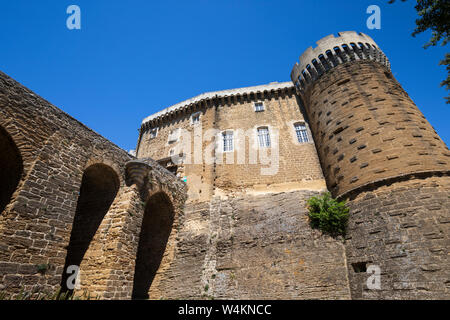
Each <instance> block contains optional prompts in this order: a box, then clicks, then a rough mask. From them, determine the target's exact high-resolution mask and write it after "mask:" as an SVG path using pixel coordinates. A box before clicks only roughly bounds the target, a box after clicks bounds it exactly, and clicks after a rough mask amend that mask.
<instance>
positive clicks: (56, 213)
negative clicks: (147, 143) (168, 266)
mask: <svg viewBox="0 0 450 320" xmlns="http://www.w3.org/2000/svg"><path fill="white" fill-rule="evenodd" d="M0 147H1V149H0V153H1V161H2V162H1V165H2V170H3V168H8V170H9V171H11V172H13V173H14V174H13V175H5V176H4V175H3V173H2V179H1V181H0V183H1V185H0V193H1V199H0V201H1V202H2V208H1V210H2V212H1V215H0V248H1V250H0V283H2V285H3V286H4V287H5V288H4V290H5V291H6V292H8V293H11V294H14V293H17V292H19V291H20V290H25V291H27V292H30V291H32V290H34V289H36V288H38V289H39V290H40V291H47V292H50V291H52V292H55V291H57V290H58V289H59V288H60V286H61V279H62V275H63V273H64V271H65V268H64V266H65V264H71V263H72V262H73V261H78V262H77V264H78V263H79V264H80V270H81V271H80V272H81V290H84V289H86V290H88V291H89V292H90V293H91V294H93V295H98V296H99V297H103V298H117V299H125V298H131V293H132V289H133V274H134V267H135V260H136V254H137V250H138V241H139V234H140V228H141V223H142V219H143V215H144V206H145V203H146V201H147V200H148V199H151V197H152V196H153V195H154V194H157V193H162V194H165V195H166V196H167V201H168V202H169V203H170V204H171V206H172V207H173V214H174V217H175V218H174V219H175V222H174V225H176V224H177V221H178V216H179V214H180V212H181V209H182V206H183V204H184V201H185V197H186V196H185V194H186V190H185V185H184V183H182V182H181V181H180V180H178V179H177V178H176V177H175V176H174V175H172V174H171V173H169V172H168V171H167V170H165V169H164V168H162V167H160V166H159V165H158V164H157V163H156V162H154V161H153V160H151V159H146V160H143V163H144V165H145V166H146V167H147V168H148V169H147V171H146V175H145V177H144V180H145V184H141V185H140V186H139V187H138V186H137V185H135V184H134V182H131V183H130V184H127V183H126V180H127V179H126V178H127V177H126V172H125V164H126V163H127V162H129V161H130V160H132V159H134V158H133V157H132V156H130V155H129V154H128V153H127V152H125V151H124V150H122V149H120V148H118V147H117V146H115V145H114V144H112V143H111V142H109V141H108V140H106V139H104V138H103V137H101V136H100V135H98V134H97V133H95V132H93V131H92V130H90V129H89V128H87V127H85V126H84V125H83V124H81V123H80V122H78V121H76V120H75V119H73V118H71V117H70V116H68V115H67V114H65V113H64V112H62V111H61V110H59V109H57V108H56V107H54V106H52V105H51V104H50V103H49V102H47V101H45V100H43V99H42V98H40V97H38V96H37V95H36V94H34V93H33V92H31V91H29V90H28V89H26V88H24V87H23V86H21V85H20V84H18V83H17V82H15V81H14V80H13V79H11V78H9V77H8V76H7V75H5V74H4V73H0ZM10 154H16V156H14V157H12V156H11V157H10V156H8V155H10ZM5 155H6V156H5ZM2 172H5V171H2ZM16 172H18V173H19V175H18V179H17V182H16V181H14V179H15V178H16V177H15V173H16ZM108 181H109V182H108ZM3 204H4V205H3ZM99 213H100V214H99ZM173 237H174V236H172V238H173ZM170 241H172V240H170ZM169 243H170V242H169ZM74 257H75V258H74ZM74 259H75V260H74ZM163 261H164V260H163ZM113 280H115V281H113ZM63 283H64V282H63Z"/></svg>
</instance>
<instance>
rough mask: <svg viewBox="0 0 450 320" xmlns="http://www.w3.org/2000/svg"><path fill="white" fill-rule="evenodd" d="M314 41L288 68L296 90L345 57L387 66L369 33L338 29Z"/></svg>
mask: <svg viewBox="0 0 450 320" xmlns="http://www.w3.org/2000/svg"><path fill="white" fill-rule="evenodd" d="M338 35H339V36H338V37H335V36H334V35H333V34H331V35H329V36H326V37H325V38H322V39H320V40H319V41H317V47H316V48H313V47H309V48H308V49H307V50H306V51H305V52H304V53H303V54H302V55H301V56H300V63H296V64H295V66H294V68H293V69H292V72H291V80H292V82H293V83H294V84H295V86H296V87H297V89H299V90H300V91H302V90H304V89H305V88H306V87H307V86H308V85H309V84H310V83H312V82H314V81H315V80H316V79H318V78H320V77H321V76H322V75H323V74H324V73H326V72H327V71H328V70H330V69H332V68H334V67H336V66H338V65H340V64H342V63H346V62H349V61H357V60H373V61H378V62H380V63H381V64H383V65H385V66H386V67H387V68H389V69H390V63H389V60H388V59H387V58H386V55H385V54H384V53H383V51H381V49H379V48H378V46H377V44H376V43H375V41H373V39H372V38H371V37H369V36H368V35H366V34H364V33H357V32H355V31H344V32H339V33H338Z"/></svg>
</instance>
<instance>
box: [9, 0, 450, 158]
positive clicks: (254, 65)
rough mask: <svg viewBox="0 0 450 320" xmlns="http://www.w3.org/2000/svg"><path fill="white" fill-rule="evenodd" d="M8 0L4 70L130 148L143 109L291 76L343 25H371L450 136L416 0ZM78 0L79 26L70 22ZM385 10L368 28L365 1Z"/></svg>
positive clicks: (436, 54) (404, 79)
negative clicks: (307, 53)
mask: <svg viewBox="0 0 450 320" xmlns="http://www.w3.org/2000/svg"><path fill="white" fill-rule="evenodd" d="M387 2H388V0H369V1H366V0H342V1H335V0H308V1H305V0H303V1H302V0H295V1H282V0H277V1H263V0H258V1H256V0H255V1H246V0H214V1H211V0H210V1H197V0H192V1H185V0H184V1H159V2H157V1H149V0H128V1H123V0H113V1H111V0H108V1H107V0H95V1H93V0H71V1H64V0H53V1H52V0H40V1H29V0H14V1H2V2H1V4H0V43H1V49H0V70H2V71H3V72H5V73H7V74H8V75H10V76H11V77H13V78H14V79H16V80H17V81H19V82H20V83H22V84H23V85H25V86H27V87H28V88H30V89H31V90H33V91H34V92H36V93H38V94H39V95H41V96H42V97H44V98H45V99H47V100H49V101H50V102H52V103H53V104H54V105H56V106H57V107H59V108H61V109H62V110H64V111H65V112H67V113H69V114H70V115H72V116H73V117H75V118H76V119H78V120H80V121H81V122H83V123H84V124H86V125H87V126H89V127H91V128H92V129H93V130H95V131H97V132H98V133H100V134H101V135H103V136H105V137H106V138H108V139H109V140H111V141H113V142H114V143H116V144H117V145H119V146H120V147H122V148H124V149H126V150H129V149H134V148H135V145H136V141H137V137H138V131H137V129H138V128H139V126H140V123H141V121H142V119H143V118H145V117H146V116H148V115H150V114H152V113H154V112H157V111H159V110H161V109H163V108H165V107H167V106H170V105H172V104H175V103H177V102H180V101H182V100H185V99H188V98H190V97H192V96H195V95H197V94H200V93H203V92H206V91H213V90H222V89H231V88H237V87H242V86H251V85H258V84H265V83H269V82H272V81H289V74H290V71H291V68H292V66H293V64H294V63H295V62H296V61H297V59H298V57H299V55H300V54H301V53H302V52H303V51H304V50H305V49H306V48H307V47H309V46H311V45H314V43H315V41H317V40H319V39H320V38H322V37H324V36H326V35H328V34H330V33H335V34H336V33H337V32H338V31H346V30H355V31H360V32H364V33H367V34H368V35H370V36H371V37H373V38H374V40H375V41H376V42H377V43H378V44H379V46H380V47H381V48H382V49H383V50H384V52H385V53H386V54H387V56H388V57H389V59H390V60H391V64H392V71H393V73H394V75H395V76H396V77H397V79H398V80H399V81H400V83H401V84H402V85H403V87H404V88H405V89H406V91H407V92H408V93H409V94H410V96H411V97H412V99H413V100H414V101H415V102H416V104H417V105H418V106H419V108H420V110H421V111H422V112H423V113H424V114H425V116H426V117H427V118H428V120H429V121H430V123H431V124H432V125H433V126H434V127H435V129H436V130H437V132H438V134H439V135H440V136H441V137H442V138H443V139H444V141H445V142H446V143H447V145H449V142H450V128H449V126H448V121H449V119H450V106H449V105H446V104H445V102H444V99H443V97H444V96H445V95H446V91H445V90H444V89H443V88H441V87H440V86H439V83H440V82H441V80H443V79H444V78H445V77H446V71H445V68H444V67H443V66H439V65H438V63H439V61H440V60H441V59H442V58H443V57H444V54H445V51H448V46H447V47H431V48H429V49H427V50H425V49H423V48H422V45H423V44H424V43H425V42H426V41H427V40H428V38H429V36H430V34H429V33H427V34H422V35H419V36H417V37H416V38H413V37H412V36H411V33H412V31H413V29H414V27H415V19H416V17H417V14H416V11H415V9H414V8H413V4H414V3H415V1H413V0H409V1H407V2H400V1H397V2H398V3H395V4H393V5H389V4H387ZM71 4H76V5H78V6H80V8H81V11H82V12H81V15H82V29H81V30H79V31H71V30H68V29H67V28H66V19H67V17H68V15H67V14H66V9H67V7H68V6H69V5H71ZM371 4H376V5H379V6H380V7H381V10H382V28H381V30H368V29H367V27H366V20H367V18H368V16H369V15H368V14H366V8H367V7H368V6H369V5H371Z"/></svg>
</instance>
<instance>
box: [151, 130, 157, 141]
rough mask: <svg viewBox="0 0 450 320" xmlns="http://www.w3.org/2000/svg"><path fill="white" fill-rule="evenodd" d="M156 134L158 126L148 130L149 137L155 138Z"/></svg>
mask: <svg viewBox="0 0 450 320" xmlns="http://www.w3.org/2000/svg"><path fill="white" fill-rule="evenodd" d="M157 135H158V128H154V129H151V130H150V139H155V138H156V136H157Z"/></svg>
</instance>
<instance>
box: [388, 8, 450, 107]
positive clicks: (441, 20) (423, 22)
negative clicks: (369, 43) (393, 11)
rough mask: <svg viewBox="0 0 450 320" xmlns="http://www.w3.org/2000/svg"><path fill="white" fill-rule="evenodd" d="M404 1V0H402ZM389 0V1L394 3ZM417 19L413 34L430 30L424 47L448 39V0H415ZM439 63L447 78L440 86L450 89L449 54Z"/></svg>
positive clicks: (449, 9) (449, 12) (449, 21)
mask: <svg viewBox="0 0 450 320" xmlns="http://www.w3.org/2000/svg"><path fill="white" fill-rule="evenodd" d="M402 1H403V2H405V1H406V0H402ZM394 2H395V0H390V1H389V3H394ZM415 8H416V10H417V13H418V14H419V19H417V20H416V29H415V30H414V32H413V34H412V35H413V36H416V35H417V34H419V33H422V32H425V31H427V30H428V29H430V30H431V32H432V36H431V39H430V40H429V41H428V42H427V43H426V44H425V46H424V47H425V48H428V47H429V46H437V45H438V44H439V43H440V42H441V41H442V43H441V45H442V46H445V45H446V44H447V43H448V42H449V41H450V1H449V0H417V4H416V6H415ZM440 65H444V66H447V79H446V80H444V81H442V82H441V86H443V87H445V88H446V89H447V90H449V89H450V55H449V54H448V53H447V54H446V56H445V59H444V60H442V61H441V62H440ZM446 100H447V103H450V96H448V97H446Z"/></svg>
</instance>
